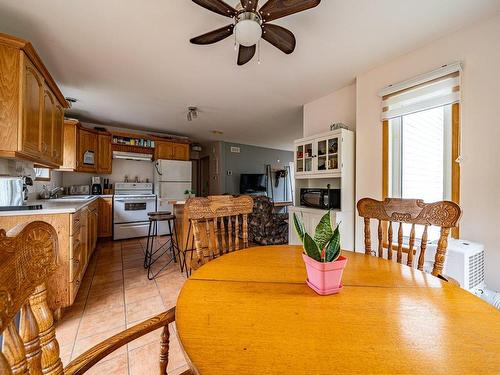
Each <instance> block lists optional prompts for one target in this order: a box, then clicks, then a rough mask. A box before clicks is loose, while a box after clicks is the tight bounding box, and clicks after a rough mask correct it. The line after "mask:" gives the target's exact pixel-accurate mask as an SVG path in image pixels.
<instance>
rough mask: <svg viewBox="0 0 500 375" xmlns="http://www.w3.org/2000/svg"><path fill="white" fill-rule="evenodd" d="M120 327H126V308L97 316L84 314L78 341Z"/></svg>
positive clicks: (97, 314)
mask: <svg viewBox="0 0 500 375" xmlns="http://www.w3.org/2000/svg"><path fill="white" fill-rule="evenodd" d="M118 326H121V327H124V326H125V308H124V306H117V307H114V308H112V309H109V310H106V311H101V312H98V313H95V314H88V315H86V314H85V312H84V314H83V317H82V320H81V322H80V328H79V329H78V334H77V340H80V339H81V338H84V337H88V336H93V335H96V334H99V333H102V332H105V331H108V330H110V329H112V328H115V327H118Z"/></svg>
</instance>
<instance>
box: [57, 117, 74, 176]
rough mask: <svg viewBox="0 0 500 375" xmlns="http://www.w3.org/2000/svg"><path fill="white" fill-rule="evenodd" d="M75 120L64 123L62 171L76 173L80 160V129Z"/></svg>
mask: <svg viewBox="0 0 500 375" xmlns="http://www.w3.org/2000/svg"><path fill="white" fill-rule="evenodd" d="M76 124H77V123H76V122H75V121H74V120H65V121H64V137H63V139H64V141H63V165H62V167H61V168H62V169H65V170H71V171H76V169H77V167H76V165H77V158H78V147H77V144H78V141H77V138H78V128H77V126H76Z"/></svg>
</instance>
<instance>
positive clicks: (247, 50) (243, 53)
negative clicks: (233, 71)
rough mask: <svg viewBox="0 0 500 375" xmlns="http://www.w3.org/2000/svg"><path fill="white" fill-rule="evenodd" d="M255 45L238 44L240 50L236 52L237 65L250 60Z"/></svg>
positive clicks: (253, 53)
mask: <svg viewBox="0 0 500 375" xmlns="http://www.w3.org/2000/svg"><path fill="white" fill-rule="evenodd" d="M255 49H256V47H255V45H253V46H251V47H245V46H242V45H240V51H239V52H238V65H245V64H246V63H247V62H249V61H250V60H252V57H253V56H254V55H255Z"/></svg>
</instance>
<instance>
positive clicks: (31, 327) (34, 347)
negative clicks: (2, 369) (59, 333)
mask: <svg viewBox="0 0 500 375" xmlns="http://www.w3.org/2000/svg"><path fill="white" fill-rule="evenodd" d="M19 332H20V335H21V339H22V340H23V342H24V350H25V352H26V360H27V362H28V370H29V373H30V375H41V374H42V349H41V347H40V338H39V330H38V324H37V323H36V320H35V316H34V315H33V311H32V310H31V306H30V304H29V302H27V303H25V304H24V305H23V307H22V308H21V319H20V324H19Z"/></svg>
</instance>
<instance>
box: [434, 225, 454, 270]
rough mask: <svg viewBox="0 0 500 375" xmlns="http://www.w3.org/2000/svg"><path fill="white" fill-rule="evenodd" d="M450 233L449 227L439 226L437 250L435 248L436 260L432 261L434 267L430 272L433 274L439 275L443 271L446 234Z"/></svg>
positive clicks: (446, 244) (446, 245)
mask: <svg viewBox="0 0 500 375" xmlns="http://www.w3.org/2000/svg"><path fill="white" fill-rule="evenodd" d="M449 234H450V228H441V236H440V237H439V240H438V245H437V250H436V260H435V262H434V268H433V270H432V274H433V275H434V276H438V275H441V273H442V272H443V266H444V258H445V256H446V248H447V247H448V235H449Z"/></svg>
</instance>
